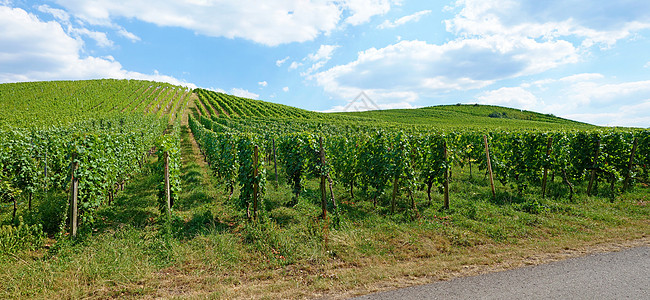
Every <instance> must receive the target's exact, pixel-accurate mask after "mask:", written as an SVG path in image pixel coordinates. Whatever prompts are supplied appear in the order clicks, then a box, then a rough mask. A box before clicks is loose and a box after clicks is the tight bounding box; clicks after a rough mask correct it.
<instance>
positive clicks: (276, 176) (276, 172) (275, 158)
mask: <svg viewBox="0 0 650 300" xmlns="http://www.w3.org/2000/svg"><path fill="white" fill-rule="evenodd" d="M272 141H273V169H274V170H275V185H276V186H277V185H278V161H277V156H276V155H275V139H272Z"/></svg>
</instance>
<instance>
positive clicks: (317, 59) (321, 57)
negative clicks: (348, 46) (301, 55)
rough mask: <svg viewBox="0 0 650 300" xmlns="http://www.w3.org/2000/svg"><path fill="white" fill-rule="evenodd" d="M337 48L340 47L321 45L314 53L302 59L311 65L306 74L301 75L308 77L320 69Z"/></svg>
mask: <svg viewBox="0 0 650 300" xmlns="http://www.w3.org/2000/svg"><path fill="white" fill-rule="evenodd" d="M339 47H340V46H338V45H321V46H320V48H318V51H316V53H311V54H309V55H308V56H307V57H306V58H305V59H304V60H306V61H310V62H312V63H313V64H312V66H311V67H310V68H309V69H308V70H307V71H306V72H303V73H301V75H303V76H309V75H311V74H312V73H314V72H315V71H316V70H318V69H320V68H322V67H323V66H324V65H325V64H326V63H327V62H328V61H330V59H332V54H334V51H335V50H336V49H338V48H339ZM292 66H293V64H292Z"/></svg>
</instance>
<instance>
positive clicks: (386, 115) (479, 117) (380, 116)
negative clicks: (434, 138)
mask: <svg viewBox="0 0 650 300" xmlns="http://www.w3.org/2000/svg"><path fill="white" fill-rule="evenodd" d="M335 115H344V116H353V117H361V118H371V119H374V120H382V121H386V122H396V123H404V124H410V125H428V126H433V127H439V128H449V127H452V128H469V129H481V128H509V129H513V128H520V129H546V130H549V129H593V128H594V127H595V126H593V125H590V124H586V123H581V122H577V121H572V120H567V119H562V118H558V117H555V116H553V115H545V114H540V113H536V112H531V111H525V110H519V109H513V108H507V107H500V106H491V105H478V104H473V105H460V104H457V105H439V106H431V107H424V108H417V109H390V110H377V111H366V112H347V113H336V114H335Z"/></svg>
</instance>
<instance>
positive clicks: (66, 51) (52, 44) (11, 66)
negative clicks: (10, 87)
mask: <svg viewBox="0 0 650 300" xmlns="http://www.w3.org/2000/svg"><path fill="white" fill-rule="evenodd" d="M0 32H2V33H3V34H2V35H0V82H18V81H36V80H74V79H89V78H117V79H123V78H132V79H145V80H154V81H163V82H169V83H172V84H178V85H184V86H189V87H195V86H194V85H193V84H189V83H187V82H184V81H181V80H178V79H176V78H173V77H171V76H166V75H162V74H159V73H158V72H154V73H153V74H143V73H139V72H133V71H128V70H124V69H123V68H122V65H121V64H120V63H119V62H117V61H115V60H114V59H113V58H112V57H106V58H100V57H93V56H82V55H81V53H82V52H83V47H84V42H83V40H81V39H78V38H75V37H73V36H71V35H70V34H68V33H67V32H66V31H65V30H64V29H63V28H62V27H61V25H60V24H59V23H57V22H56V21H49V22H43V21H41V20H39V19H38V18H37V17H36V16H35V15H33V14H29V13H27V12H26V11H24V10H22V9H20V8H9V7H5V6H0Z"/></svg>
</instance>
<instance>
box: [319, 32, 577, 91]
mask: <svg viewBox="0 0 650 300" xmlns="http://www.w3.org/2000/svg"><path fill="white" fill-rule="evenodd" d="M575 52H576V51H575V48H574V47H573V46H572V45H571V44H570V43H567V42H563V41H557V42H556V41H547V42H542V43H540V42H537V41H534V40H528V39H525V40H518V41H510V40H507V39H501V38H498V37H486V38H483V39H464V40H455V41H451V42H448V43H445V44H443V45H435V44H428V43H427V42H424V41H400V42H398V43H396V44H393V45H389V46H387V47H385V48H381V49H376V48H370V49H368V50H366V51H362V52H359V54H358V57H357V59H356V60H355V61H353V62H350V63H348V64H345V65H339V66H335V67H332V68H330V69H329V70H326V71H322V72H320V73H317V74H314V75H313V78H314V79H315V80H316V81H317V84H318V85H320V86H322V87H323V88H324V89H325V91H326V92H328V93H331V94H333V95H335V96H338V97H341V98H350V97H351V96H353V95H355V94H358V93H359V91H362V90H363V91H366V92H370V93H376V94H381V95H399V96H400V97H403V94H408V96H409V97H410V99H412V100H411V101H413V100H415V99H418V98H419V95H420V94H430V93H441V92H442V93H445V92H450V91H455V90H468V89H477V88H482V87H485V86H487V85H490V84H492V83H494V82H495V81H497V80H501V79H506V78H513V77H517V76H523V75H530V74H537V73H540V72H543V71H546V70H549V69H551V68H554V67H556V66H558V65H562V64H567V63H572V62H575V61H576V60H577V54H576V53H575ZM394 100H395V101H398V100H399V101H402V100H403V99H397V98H396V99H394Z"/></svg>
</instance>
